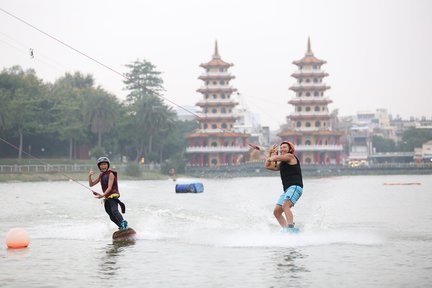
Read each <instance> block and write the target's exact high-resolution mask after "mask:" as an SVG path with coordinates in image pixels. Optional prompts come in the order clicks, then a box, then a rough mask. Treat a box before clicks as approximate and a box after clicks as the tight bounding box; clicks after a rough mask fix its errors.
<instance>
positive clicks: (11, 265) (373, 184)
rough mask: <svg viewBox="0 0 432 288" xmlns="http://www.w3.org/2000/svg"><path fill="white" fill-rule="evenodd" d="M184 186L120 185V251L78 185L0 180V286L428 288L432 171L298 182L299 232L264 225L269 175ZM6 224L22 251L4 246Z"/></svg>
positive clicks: (268, 216)
mask: <svg viewBox="0 0 432 288" xmlns="http://www.w3.org/2000/svg"><path fill="white" fill-rule="evenodd" d="M120 176H121V175H120ZM193 181H199V182H201V183H203V184H204V189H205V190H204V192H203V193H200V194H176V193H175V183H176V182H173V181H169V180H163V181H121V179H120V182H119V185H120V191H121V193H122V200H123V201H124V202H125V203H126V205H127V211H126V214H125V218H126V219H127V220H128V222H129V224H130V226H131V227H133V228H134V229H135V230H136V231H137V233H138V234H137V240H136V242H135V243H129V244H122V245H117V244H114V243H112V240H111V235H112V233H113V232H114V231H115V230H116V227H115V225H114V224H113V223H111V222H110V221H109V219H108V216H107V215H106V214H105V211H104V209H103V206H102V205H101V202H100V200H96V199H94V198H93V197H92V195H91V193H90V192H89V190H86V189H85V188H84V187H82V186H80V185H78V184H77V183H75V182H40V183H0V191H1V194H2V207H1V209H0V233H1V235H2V237H1V239H2V240H1V241H2V246H1V248H0V287H74V288H75V287H103V288H107V287H392V288H393V287H432V207H431V206H432V176H430V175H418V176H416V175H410V176H349V177H345V176H344V177H334V178H306V179H305V180H304V183H305V189H304V194H303V196H302V198H301V199H300V200H299V202H298V203H297V205H296V207H295V208H294V214H295V221H296V222H297V226H298V227H300V229H301V231H302V233H300V234H298V235H287V234H281V233H279V227H278V225H277V223H276V220H275V219H274V218H273V215H272V211H273V207H274V204H275V201H276V200H277V199H278V196H279V193H280V191H281V187H282V185H281V182H280V179H279V178H278V177H262V178H257V177H255V178H234V179H199V180H196V179H195V180H194V179H179V181H178V182H179V183H185V182H186V183H187V182H193ZM82 183H83V184H86V182H85V181H83V182H82ZM407 183H416V185H384V184H407ZM97 190H99V187H98V189H97ZM14 227H22V228H24V229H26V230H27V232H28V233H29V234H30V237H31V241H30V245H29V247H28V248H25V249H18V250H16V249H7V247H6V244H5V235H6V233H7V231H9V229H11V228H14Z"/></svg>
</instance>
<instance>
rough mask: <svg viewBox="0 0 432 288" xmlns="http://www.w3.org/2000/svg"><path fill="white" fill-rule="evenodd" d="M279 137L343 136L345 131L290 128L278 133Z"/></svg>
mask: <svg viewBox="0 0 432 288" xmlns="http://www.w3.org/2000/svg"><path fill="white" fill-rule="evenodd" d="M277 135H278V136H279V137H281V138H283V137H289V136H315V135H319V136H342V135H343V132H340V131H331V130H311V131H304V130H302V131H300V130H290V131H282V132H279V133H278V134H277Z"/></svg>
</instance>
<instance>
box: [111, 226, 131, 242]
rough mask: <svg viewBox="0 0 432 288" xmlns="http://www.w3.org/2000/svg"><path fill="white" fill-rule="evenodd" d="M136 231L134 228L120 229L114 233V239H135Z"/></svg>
mask: <svg viewBox="0 0 432 288" xmlns="http://www.w3.org/2000/svg"><path fill="white" fill-rule="evenodd" d="M135 235H136V232H135V230H134V229H132V228H126V229H123V230H118V231H116V232H114V233H113V235H112V238H113V241H130V240H134V239H135Z"/></svg>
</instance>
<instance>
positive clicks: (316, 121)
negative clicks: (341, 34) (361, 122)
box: [278, 39, 343, 165]
mask: <svg viewBox="0 0 432 288" xmlns="http://www.w3.org/2000/svg"><path fill="white" fill-rule="evenodd" d="M325 63H327V62H326V61H324V60H320V59H318V58H316V57H315V56H314V54H313V52H312V50H311V44H310V39H308V44H307V51H306V54H305V56H304V57H303V58H302V59H300V60H298V61H294V62H293V64H294V65H296V66H297V68H298V69H297V71H295V72H294V73H293V74H292V75H291V76H292V77H294V78H295V79H296V80H297V82H296V83H295V84H294V85H293V86H291V87H290V90H292V91H294V92H295V96H294V98H292V99H291V100H290V101H288V103H289V104H291V105H293V106H294V112H293V113H291V114H290V115H289V116H288V117H287V125H286V126H285V127H284V128H283V129H281V132H280V133H279V134H278V136H279V137H280V138H281V139H282V140H288V141H291V142H293V143H294V144H295V145H296V152H297V157H298V158H299V160H300V162H301V163H302V164H324V165H327V164H342V159H341V158H342V157H341V156H342V151H343V146H342V144H341V136H342V133H341V132H338V131H334V130H333V127H332V123H333V121H332V115H331V113H330V112H329V110H328V104H329V103H331V102H332V101H331V100H330V99H329V98H328V97H327V96H325V95H324V94H325V92H326V91H327V90H328V89H330V87H329V86H327V85H326V84H325V83H324V82H323V79H324V77H327V76H328V74H327V73H326V72H325V71H323V70H322V69H321V67H322V66H323V65H324V64H325Z"/></svg>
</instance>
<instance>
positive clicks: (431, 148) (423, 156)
mask: <svg viewBox="0 0 432 288" xmlns="http://www.w3.org/2000/svg"><path fill="white" fill-rule="evenodd" d="M414 160H415V161H416V163H432V140H431V141H428V142H426V143H424V144H423V145H422V147H421V148H415V150H414Z"/></svg>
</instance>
